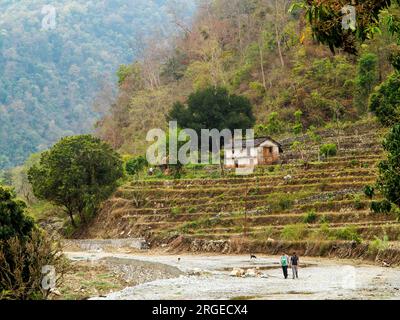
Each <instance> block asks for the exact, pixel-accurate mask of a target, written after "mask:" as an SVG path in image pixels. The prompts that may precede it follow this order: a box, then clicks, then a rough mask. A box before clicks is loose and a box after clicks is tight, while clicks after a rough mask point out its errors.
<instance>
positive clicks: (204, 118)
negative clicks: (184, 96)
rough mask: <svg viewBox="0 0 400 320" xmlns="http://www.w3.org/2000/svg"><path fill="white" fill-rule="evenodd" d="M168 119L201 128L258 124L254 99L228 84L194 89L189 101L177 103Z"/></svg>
mask: <svg viewBox="0 0 400 320" xmlns="http://www.w3.org/2000/svg"><path fill="white" fill-rule="evenodd" d="M167 120H168V121H173V120H175V121H177V122H178V126H179V127H180V128H188V129H193V130H195V131H196V132H197V133H198V134H199V135H200V133H201V129H210V130H211V129H218V130H220V131H221V130H224V129H229V130H232V131H233V130H234V129H242V130H246V129H251V128H253V126H254V124H255V117H254V115H253V110H252V105H251V103H250V101H249V100H248V99H247V98H245V97H243V96H238V95H231V94H229V93H228V91H227V90H226V89H225V88H222V87H216V88H215V87H208V88H205V89H201V90H198V91H196V92H194V93H192V94H191V95H190V96H189V98H188V102H187V105H186V106H185V105H183V104H182V103H180V102H177V103H175V104H174V106H173V108H172V110H171V111H170V112H169V114H168V115H167Z"/></svg>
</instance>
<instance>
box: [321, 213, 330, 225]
mask: <svg viewBox="0 0 400 320" xmlns="http://www.w3.org/2000/svg"><path fill="white" fill-rule="evenodd" d="M328 222H329V219H328V217H327V216H326V215H323V216H322V217H321V219H319V223H321V224H325V223H328Z"/></svg>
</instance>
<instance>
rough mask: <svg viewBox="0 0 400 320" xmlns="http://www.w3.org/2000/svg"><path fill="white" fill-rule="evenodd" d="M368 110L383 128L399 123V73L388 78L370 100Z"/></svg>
mask: <svg viewBox="0 0 400 320" xmlns="http://www.w3.org/2000/svg"><path fill="white" fill-rule="evenodd" d="M370 110H371V111H372V112H373V113H375V114H376V116H377V117H378V119H379V121H380V122H381V123H382V124H383V125H385V126H392V125H394V124H397V123H399V122H400V73H399V72H395V73H394V74H392V75H391V76H389V77H388V79H387V80H385V81H384V82H383V83H382V84H381V85H380V86H379V87H377V88H376V90H375V92H374V93H373V94H372V95H371V98H370Z"/></svg>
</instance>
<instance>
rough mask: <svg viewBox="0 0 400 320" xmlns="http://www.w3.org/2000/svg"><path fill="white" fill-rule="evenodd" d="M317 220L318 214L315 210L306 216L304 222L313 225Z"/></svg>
mask: <svg viewBox="0 0 400 320" xmlns="http://www.w3.org/2000/svg"><path fill="white" fill-rule="evenodd" d="M317 219H318V215H317V213H316V212H315V211H314V210H312V211H310V212H308V213H307V214H306V215H305V216H304V218H303V222H304V223H308V224H312V223H315V222H317Z"/></svg>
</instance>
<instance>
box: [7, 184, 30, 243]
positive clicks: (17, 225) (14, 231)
mask: <svg viewBox="0 0 400 320" xmlns="http://www.w3.org/2000/svg"><path fill="white" fill-rule="evenodd" d="M25 209H26V204H25V203H24V202H23V201H20V200H17V199H16V197H15V194H14V193H13V192H12V191H10V189H7V188H4V187H0V240H1V241H3V240H8V239H11V238H13V237H19V238H24V237H26V236H29V235H30V234H31V232H32V229H33V227H34V223H33V220H32V218H30V217H27V216H26V215H25Z"/></svg>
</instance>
